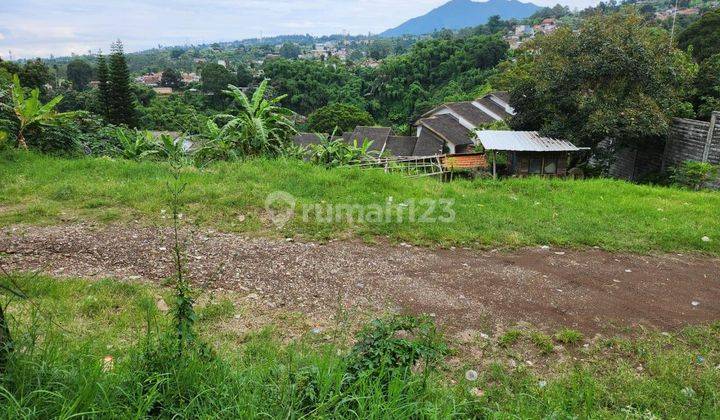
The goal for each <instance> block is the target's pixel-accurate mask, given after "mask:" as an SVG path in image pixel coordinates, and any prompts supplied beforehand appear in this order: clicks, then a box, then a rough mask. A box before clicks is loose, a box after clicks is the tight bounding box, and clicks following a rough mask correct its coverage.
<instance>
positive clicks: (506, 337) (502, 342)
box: [498, 329, 523, 347]
mask: <svg viewBox="0 0 720 420" xmlns="http://www.w3.org/2000/svg"><path fill="white" fill-rule="evenodd" d="M522 336H523V332H522V331H520V330H515V329H511V330H507V331H505V333H504V334H503V335H501V336H500V338H499V339H498V345H499V346H500V347H511V346H513V345H515V343H517V342H518V341H519V340H520V339H521V338H522Z"/></svg>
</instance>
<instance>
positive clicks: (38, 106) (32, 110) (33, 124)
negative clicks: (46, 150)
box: [11, 75, 75, 149]
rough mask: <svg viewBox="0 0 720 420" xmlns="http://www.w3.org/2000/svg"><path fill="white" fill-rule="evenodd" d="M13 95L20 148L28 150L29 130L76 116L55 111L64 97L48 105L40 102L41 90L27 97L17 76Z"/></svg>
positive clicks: (59, 97) (49, 125)
mask: <svg viewBox="0 0 720 420" xmlns="http://www.w3.org/2000/svg"><path fill="white" fill-rule="evenodd" d="M11 93H12V107H13V112H14V114H15V118H17V121H18V123H19V124H18V131H17V139H18V146H19V147H22V148H25V149H27V147H28V146H27V143H26V141H25V134H27V130H28V129H42V128H43V127H51V126H54V125H57V124H58V123H60V122H62V121H64V120H67V119H68V118H72V117H73V116H74V115H75V114H74V113H58V112H56V111H55V107H56V106H57V104H58V103H60V101H62V99H63V97H62V96H56V97H55V98H53V99H52V100H50V102H48V103H46V104H43V103H42V102H41V101H40V89H37V88H35V89H33V90H32V91H31V92H30V96H26V95H25V91H24V89H23V87H22V86H21V85H20V79H19V77H18V76H17V75H15V77H14V85H13V87H12V90H11ZM42 148H43V147H41V149H42Z"/></svg>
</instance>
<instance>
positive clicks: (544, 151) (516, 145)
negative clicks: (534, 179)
mask: <svg viewBox="0 0 720 420" xmlns="http://www.w3.org/2000/svg"><path fill="white" fill-rule="evenodd" d="M477 139H478V141H479V143H480V144H482V146H483V148H484V149H485V151H486V152H487V153H489V154H491V156H492V165H493V175H494V176H497V163H496V162H497V152H505V153H507V157H508V162H507V165H508V171H509V173H510V175H515V176H521V177H522V176H546V177H556V176H561V177H564V176H566V175H567V169H568V161H569V159H570V154H571V153H576V152H580V151H583V150H590V149H589V148H586V147H577V146H575V145H574V144H572V143H570V142H569V141H567V140H558V139H554V138H551V137H543V136H541V135H539V134H538V133H537V132H536V131H495V130H483V131H478V132H477Z"/></svg>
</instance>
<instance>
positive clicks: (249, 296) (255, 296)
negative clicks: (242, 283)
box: [246, 293, 260, 300]
mask: <svg viewBox="0 0 720 420" xmlns="http://www.w3.org/2000/svg"><path fill="white" fill-rule="evenodd" d="M246 299H252V300H258V299H260V296H259V295H258V294H257V293H250V294H249V295H247V297H246Z"/></svg>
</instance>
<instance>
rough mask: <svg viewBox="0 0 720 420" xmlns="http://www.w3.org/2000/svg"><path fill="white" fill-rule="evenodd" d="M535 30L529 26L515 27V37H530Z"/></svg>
mask: <svg viewBox="0 0 720 420" xmlns="http://www.w3.org/2000/svg"><path fill="white" fill-rule="evenodd" d="M533 35H535V30H534V29H533V28H532V26H530V25H517V26H516V27H515V36H517V37H519V38H525V37H532V36H533Z"/></svg>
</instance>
